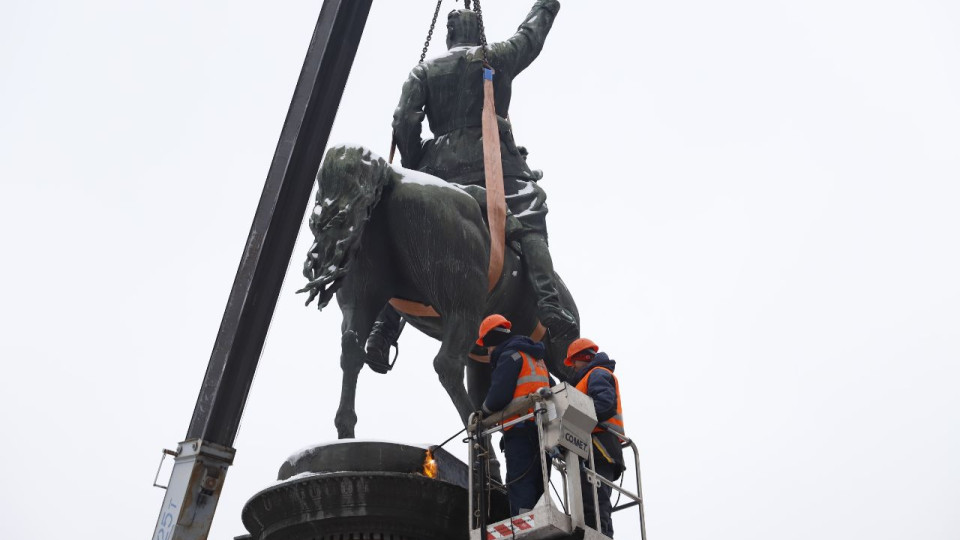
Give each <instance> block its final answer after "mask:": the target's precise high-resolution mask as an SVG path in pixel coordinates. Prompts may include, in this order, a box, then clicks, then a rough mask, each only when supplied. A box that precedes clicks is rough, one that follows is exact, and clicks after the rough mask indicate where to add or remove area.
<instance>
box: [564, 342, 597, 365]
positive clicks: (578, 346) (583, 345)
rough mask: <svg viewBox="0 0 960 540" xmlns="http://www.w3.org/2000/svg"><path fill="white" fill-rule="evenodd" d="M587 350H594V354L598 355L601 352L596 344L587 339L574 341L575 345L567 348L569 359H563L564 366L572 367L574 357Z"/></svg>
mask: <svg viewBox="0 0 960 540" xmlns="http://www.w3.org/2000/svg"><path fill="white" fill-rule="evenodd" d="M586 350H593V352H594V354H596V353H598V352H600V347H598V346H597V344H596V343H594V342H593V341H591V340H589V339H587V338H583V337H582V338H579V339H575V340H573V343H571V344H570V346H569V347H567V357H566V358H564V359H563V364H564V365H566V366H572V365H573V357H574V356H576V355H577V354H578V353H582V352H583V351H586Z"/></svg>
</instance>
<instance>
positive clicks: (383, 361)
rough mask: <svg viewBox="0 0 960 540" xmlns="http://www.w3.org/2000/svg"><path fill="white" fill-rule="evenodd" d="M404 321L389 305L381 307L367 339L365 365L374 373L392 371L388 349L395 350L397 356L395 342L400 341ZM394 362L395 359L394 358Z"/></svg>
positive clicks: (397, 346)
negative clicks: (392, 348) (393, 348)
mask: <svg viewBox="0 0 960 540" xmlns="http://www.w3.org/2000/svg"><path fill="white" fill-rule="evenodd" d="M404 325H405V321H404V320H403V319H401V318H400V314H399V313H397V310H395V309H393V307H392V306H391V305H390V304H387V305H386V306H384V307H383V310H382V311H380V315H379V316H378V317H377V320H376V322H374V323H373V328H372V329H371V330H370V336H369V337H367V347H366V349H367V359H366V362H367V365H368V366H370V369H372V370H373V371H374V372H376V373H381V374H382V373H386V372H388V371H390V370H391V369H393V364H392V363H391V362H390V347H391V346H393V347H396V348H397V354H399V352H400V349H399V345H398V344H397V340H398V339H400V332H402V331H403V327H404ZM394 361H396V357H394Z"/></svg>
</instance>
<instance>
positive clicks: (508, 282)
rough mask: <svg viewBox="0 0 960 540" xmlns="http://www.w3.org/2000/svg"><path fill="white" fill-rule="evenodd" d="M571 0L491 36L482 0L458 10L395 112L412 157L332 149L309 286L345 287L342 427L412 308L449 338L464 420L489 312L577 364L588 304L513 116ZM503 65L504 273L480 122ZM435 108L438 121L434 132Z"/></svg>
mask: <svg viewBox="0 0 960 540" xmlns="http://www.w3.org/2000/svg"><path fill="white" fill-rule="evenodd" d="M559 9H560V4H559V2H558V1H557V0H536V2H534V5H533V8H532V9H531V11H530V13H529V14H528V15H527V16H526V18H525V19H524V21H523V23H522V24H521V25H520V27H519V29H518V30H517V33H516V34H515V35H514V36H512V37H511V38H509V39H507V40H505V41H502V42H498V43H491V44H489V45H488V44H486V40H485V37H484V34H483V25H482V18H481V16H480V10H479V7H478V6H477V7H476V9H475V10H455V11H453V12H451V13H450V14H449V16H448V18H447V40H446V41H447V48H448V50H447V51H446V52H445V53H444V54H442V55H440V56H438V57H435V58H432V59H427V60H424V61H421V63H420V64H419V65H417V66H416V67H415V68H414V69H413V70H412V71H411V73H410V76H409V77H408V79H407V81H406V83H405V84H404V85H403V90H402V92H401V97H400V102H399V104H398V106H397V108H396V111H395V113H394V119H393V138H394V143H395V144H396V147H397V148H398V149H399V150H400V154H401V164H402V167H400V166H396V165H392V164H390V163H388V162H387V161H385V160H383V159H382V158H379V157H378V156H376V155H374V154H373V153H372V152H370V151H369V150H367V149H364V148H362V147H348V146H342V147H335V148H333V149H331V150H330V151H329V152H328V153H327V156H326V157H325V159H324V162H323V164H322V166H321V169H320V172H319V173H318V177H317V181H318V184H319V188H318V191H317V200H316V207H315V208H314V211H313V214H312V215H311V217H310V228H311V230H312V231H313V233H314V237H315V243H314V245H313V246H312V247H311V249H310V252H309V254H308V258H307V261H306V263H305V265H304V275H305V276H306V277H307V279H308V280H309V283H308V285H307V287H305V288H304V289H303V290H302V291H301V292H309V293H310V300H312V299H314V298H315V297H319V306H320V307H321V308H322V307H323V306H325V305H326V304H327V302H328V301H329V300H330V299H331V298H332V296H333V295H334V294H336V296H337V301H338V303H339V305H340V308H341V311H342V312H343V325H342V356H341V367H342V368H343V372H344V378H343V389H342V396H341V403H340V408H339V410H338V411H337V417H336V425H337V430H338V434H339V436H340V437H341V438H344V437H353V436H354V427H355V424H356V414H355V407H354V400H355V391H356V384H357V377H358V374H359V372H360V370H361V369H362V367H363V365H364V363H366V364H367V365H369V367H370V368H371V369H372V370H374V371H376V372H378V373H386V372H387V371H388V370H389V369H390V367H391V364H390V363H389V359H388V357H389V355H388V352H389V347H390V345H391V344H392V343H395V342H396V339H397V336H398V335H399V332H400V329H401V328H402V323H401V321H406V322H409V323H410V324H411V325H413V326H414V327H415V328H417V329H419V330H421V331H423V332H424V333H426V334H428V335H430V336H432V337H434V338H436V339H438V340H440V341H441V347H440V351H439V353H438V354H437V356H436V358H435V359H434V368H435V369H436V371H437V373H438V375H439V377H440V381H441V383H442V385H443V387H444V388H445V390H446V391H447V393H448V394H449V395H450V398H451V399H452V400H453V402H454V404H455V406H456V407H457V411H458V412H459V413H460V416H461V417H462V419H463V420H464V422H466V420H467V417H468V416H469V414H470V413H471V412H472V411H475V410H477V408H478V407H479V404H480V402H481V401H482V399H483V397H484V395H485V392H486V386H485V385H486V381H485V380H484V374H485V371H484V369H483V366H484V365H483V364H481V363H480V362H479V361H477V360H480V359H479V358H477V357H476V356H475V357H474V360H469V359H468V355H469V354H470V352H471V345H472V343H473V341H474V340H475V339H476V337H477V336H476V334H477V329H478V326H479V324H480V321H481V320H482V319H483V318H484V317H485V316H486V315H489V314H491V313H500V314H503V315H504V316H506V317H507V318H508V319H510V320H511V321H512V322H513V323H514V329H515V330H516V331H518V332H521V333H525V334H527V335H531V336H532V337H534V338H535V339H542V340H544V341H545V343H546V344H547V350H548V357H547V360H548V365H549V366H550V370H551V371H552V372H553V373H554V374H556V375H558V376H560V378H565V375H566V368H565V367H564V366H563V364H562V359H563V358H564V355H565V353H566V347H567V345H568V344H569V343H570V342H572V341H573V340H574V339H576V338H577V337H578V334H579V316H578V314H577V310H576V306H575V304H574V302H573V299H572V298H571V296H570V294H569V292H568V291H567V289H566V287H565V286H564V284H563V282H562V281H561V280H560V279H559V277H558V276H557V275H556V274H555V272H554V270H553V263H552V259H551V256H550V252H549V249H548V247H547V228H546V214H547V205H546V193H545V192H544V191H543V189H542V188H541V187H540V186H539V185H538V183H537V182H538V181H539V180H540V179H541V178H542V176H543V175H542V173H541V172H540V171H534V170H533V169H531V168H530V166H529V165H528V164H527V160H526V158H527V154H526V151H525V150H524V149H523V148H522V147H520V146H518V145H517V143H516V141H515V140H514V137H513V129H512V126H511V123H510V121H509V106H510V99H511V94H512V82H513V80H514V78H516V76H518V75H519V74H520V73H521V72H522V71H523V70H524V69H526V68H527V67H528V66H529V65H530V64H531V63H532V62H533V61H534V60H535V59H536V58H537V56H538V55H539V54H540V52H541V50H542V49H543V45H544V42H545V40H546V37H547V34H548V33H549V31H550V29H551V27H552V26H553V22H554V19H555V18H556V15H557V13H558V12H559ZM485 68H487V69H486V70H485ZM491 70H492V71H491ZM491 73H492V74H493V75H492V81H493V82H492V85H493V95H494V96H495V99H494V100H493V101H492V102H491V101H490V100H489V99H488V103H492V105H488V107H487V111H488V114H490V115H491V116H488V118H495V121H491V122H490V123H489V124H488V125H489V126H494V127H492V128H488V129H491V130H492V131H494V132H498V134H499V150H500V154H501V158H502V166H503V167H502V169H503V175H502V180H503V192H504V195H505V199H506V207H507V209H508V213H507V214H508V215H507V219H506V227H505V229H506V230H505V231H504V232H503V233H502V234H503V235H505V240H506V244H507V245H508V248H507V249H506V253H505V257H504V258H503V259H504V260H503V265H502V269H500V271H499V272H496V275H493V274H491V273H490V272H488V270H489V269H490V268H497V267H496V266H495V265H494V264H492V262H491V261H492V260H494V259H495V257H491V252H492V251H494V250H493V249H492V248H491V234H490V232H489V229H488V227H487V225H486V224H485V222H484V219H485V217H486V212H485V208H486V204H485V201H486V199H485V190H484V187H483V186H484V177H485V174H484V159H485V154H484V144H483V143H482V141H483V139H484V137H485V135H488V134H489V133H487V134H485V133H484V132H483V129H482V124H481V116H482V113H483V107H484V87H483V84H484V83H483V81H484V78H485V77H487V78H488V79H489V77H490V74H491ZM486 84H488V85H489V82H487V83H486ZM488 88H489V86H488ZM488 97H489V94H488ZM494 108H495V117H494V116H492V114H493V113H492V112H490V111H491V110H492V109H494ZM424 118H426V119H427V121H428V123H429V126H430V130H431V131H432V133H433V137H432V138H430V139H426V140H424V139H422V138H421V135H422V124H423V120H424ZM494 147H496V144H495V145H494ZM488 151H489V147H488ZM487 157H488V158H489V156H487ZM495 163H496V161H495ZM491 193H493V191H491ZM491 221H492V219H491ZM495 237H496V236H495ZM499 243H500V244H502V243H503V238H502V237H501V239H500V241H499ZM488 274H489V275H488ZM308 303H309V300H308ZM465 366H467V367H468V368H470V369H468V370H467V374H468V385H469V386H470V393H469V396H468V393H467V389H466V388H465V386H464V383H463V374H464V367H465Z"/></svg>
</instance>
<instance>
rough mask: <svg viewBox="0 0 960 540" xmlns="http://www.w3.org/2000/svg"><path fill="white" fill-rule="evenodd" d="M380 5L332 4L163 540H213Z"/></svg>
mask: <svg viewBox="0 0 960 540" xmlns="http://www.w3.org/2000/svg"><path fill="white" fill-rule="evenodd" d="M372 3H373V0H324V2H323V7H322V8H321V9H320V17H319V19H318V20H317V26H316V29H315V30H314V33H313V38H312V39H311V41H310V47H309V48H308V49H307V56H306V59H305V60H304V62H303V69H302V71H301V72H300V79H299V80H298V81H297V87H296V89H295V90H294V92H293V99H292V100H291V102H290V109H289V110H288V111H287V118H286V120H285V121H284V124H283V130H282V131H281V133H280V141H279V143H277V150H276V152H275V153H274V156H273V162H272V163H271V164H270V170H269V172H268V173H267V179H266V182H265V184H264V187H263V193H262V194H261V195H260V203H259V205H258V206H257V212H256V214H255V215H254V218H253V224H252V225H251V227H250V234H249V235H248V236H247V242H246V244H245V245H244V248H243V255H242V257H241V259H240V266H239V268H238V269H237V277H236V279H235V280H234V282H233V289H232V290H231V291H230V298H229V299H228V300H227V307H226V309H225V310H224V313H223V320H222V321H221V323H220V330H219V332H217V339H216V342H215V343H214V345H213V352H212V353H211V355H210V362H209V364H208V365H207V372H206V374H205V375H204V379H203V385H202V386H201V388H200V395H199V397H198V398H197V404H196V407H195V408H194V411H193V417H192V419H191V420H190V427H189V428H188V429H187V437H186V440H185V441H183V442H182V443H180V445H179V446H178V448H177V452H176V458H175V462H174V466H173V472H172V473H171V475H170V481H169V482H168V485H167V489H166V495H165V498H164V501H163V506H161V508H160V516H159V517H158V519H157V524H156V527H155V529H154V533H153V536H152V539H153V540H206V538H207V535H208V534H209V531H210V526H211V524H212V521H213V514H214V512H215V511H216V507H217V502H218V501H219V499H220V493H221V490H222V488H223V481H224V477H225V476H226V471H227V468H228V467H229V466H230V465H231V464H232V463H233V456H234V454H235V450H234V449H233V442H234V440H235V439H236V437H237V431H238V429H239V427H240V418H241V416H242V414H243V408H244V406H245V404H246V401H247V395H248V394H249V392H250V386H251V384H252V382H253V377H254V374H255V373H256V369H257V363H258V362H259V360H260V354H261V352H262V351H263V344H264V341H265V339H266V336H267V330H268V329H269V327H270V320H271V319H272V318H273V311H274V309H275V308H276V305H277V297H278V296H279V295H280V288H281V286H282V285H283V277H284V274H285V273H286V270H287V266H288V265H289V263H290V255H291V253H292V252H293V247H294V244H295V243H296V240H297V231H298V230H299V228H300V225H301V223H302V222H303V216H304V213H305V212H306V208H307V204H308V202H309V198H310V191H311V189H312V188H313V181H314V177H315V175H316V172H317V170H318V169H319V167H320V160H321V158H322V157H323V151H324V149H325V148H326V145H327V139H328V138H329V136H330V129H331V128H332V127H333V120H334V118H335V117H336V114H337V109H338V108H339V106H340V100H341V98H342V97H343V90H344V87H345V86H346V84H347V77H348V76H349V74H350V68H351V67H352V65H353V60H354V58H355V57H356V53H357V47H358V46H359V44H360V37H361V35H362V34H363V29H364V26H365V25H366V22H367V15H368V14H369V13H370V6H371V4H372Z"/></svg>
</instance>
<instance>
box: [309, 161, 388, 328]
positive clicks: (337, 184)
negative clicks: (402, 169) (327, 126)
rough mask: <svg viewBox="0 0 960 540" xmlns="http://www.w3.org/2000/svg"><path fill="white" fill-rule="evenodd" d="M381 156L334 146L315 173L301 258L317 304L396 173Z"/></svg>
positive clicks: (341, 272) (342, 271)
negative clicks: (307, 242)
mask: <svg viewBox="0 0 960 540" xmlns="http://www.w3.org/2000/svg"><path fill="white" fill-rule="evenodd" d="M398 176H399V175H398V173H397V172H395V171H394V170H393V168H392V167H391V166H390V164H388V163H387V162H386V161H385V160H384V159H383V158H381V157H379V156H377V155H376V154H374V153H373V152H371V151H370V150H368V149H366V148H363V147H360V146H346V145H341V146H335V147H333V148H331V149H330V150H329V151H327V155H326V156H325V157H324V159H323V164H322V165H321V166H320V170H319V171H318V172H317V184H318V188H317V197H316V203H315V204H314V207H313V211H312V212H311V213H310V230H311V231H312V232H313V236H314V242H313V245H312V246H311V247H310V250H309V251H308V252H307V260H306V261H305V262H304V263H303V275H304V277H306V278H307V280H308V283H307V285H306V286H305V287H304V288H302V289H300V290H299V291H297V292H298V293H302V292H309V293H310V296H309V297H308V298H307V302H306V305H310V302H312V301H313V299H314V298H317V297H319V300H318V302H317V308H318V309H323V308H324V307H326V305H327V304H328V303H329V302H330V299H331V298H333V295H334V294H335V293H336V292H337V289H339V288H340V285H341V283H342V281H343V278H344V276H346V275H347V273H348V272H349V270H350V263H351V261H352V259H353V256H354V254H355V253H356V252H357V249H359V247H360V239H361V237H362V236H363V229H364V227H365V226H366V224H367V222H368V221H369V220H370V216H371V215H372V214H373V209H374V208H375V207H376V205H377V203H378V202H379V201H380V197H381V195H382V194H383V190H384V188H385V187H386V186H388V185H389V184H390V183H391V182H392V181H394V180H395V179H396V178H397V177H398Z"/></svg>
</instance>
